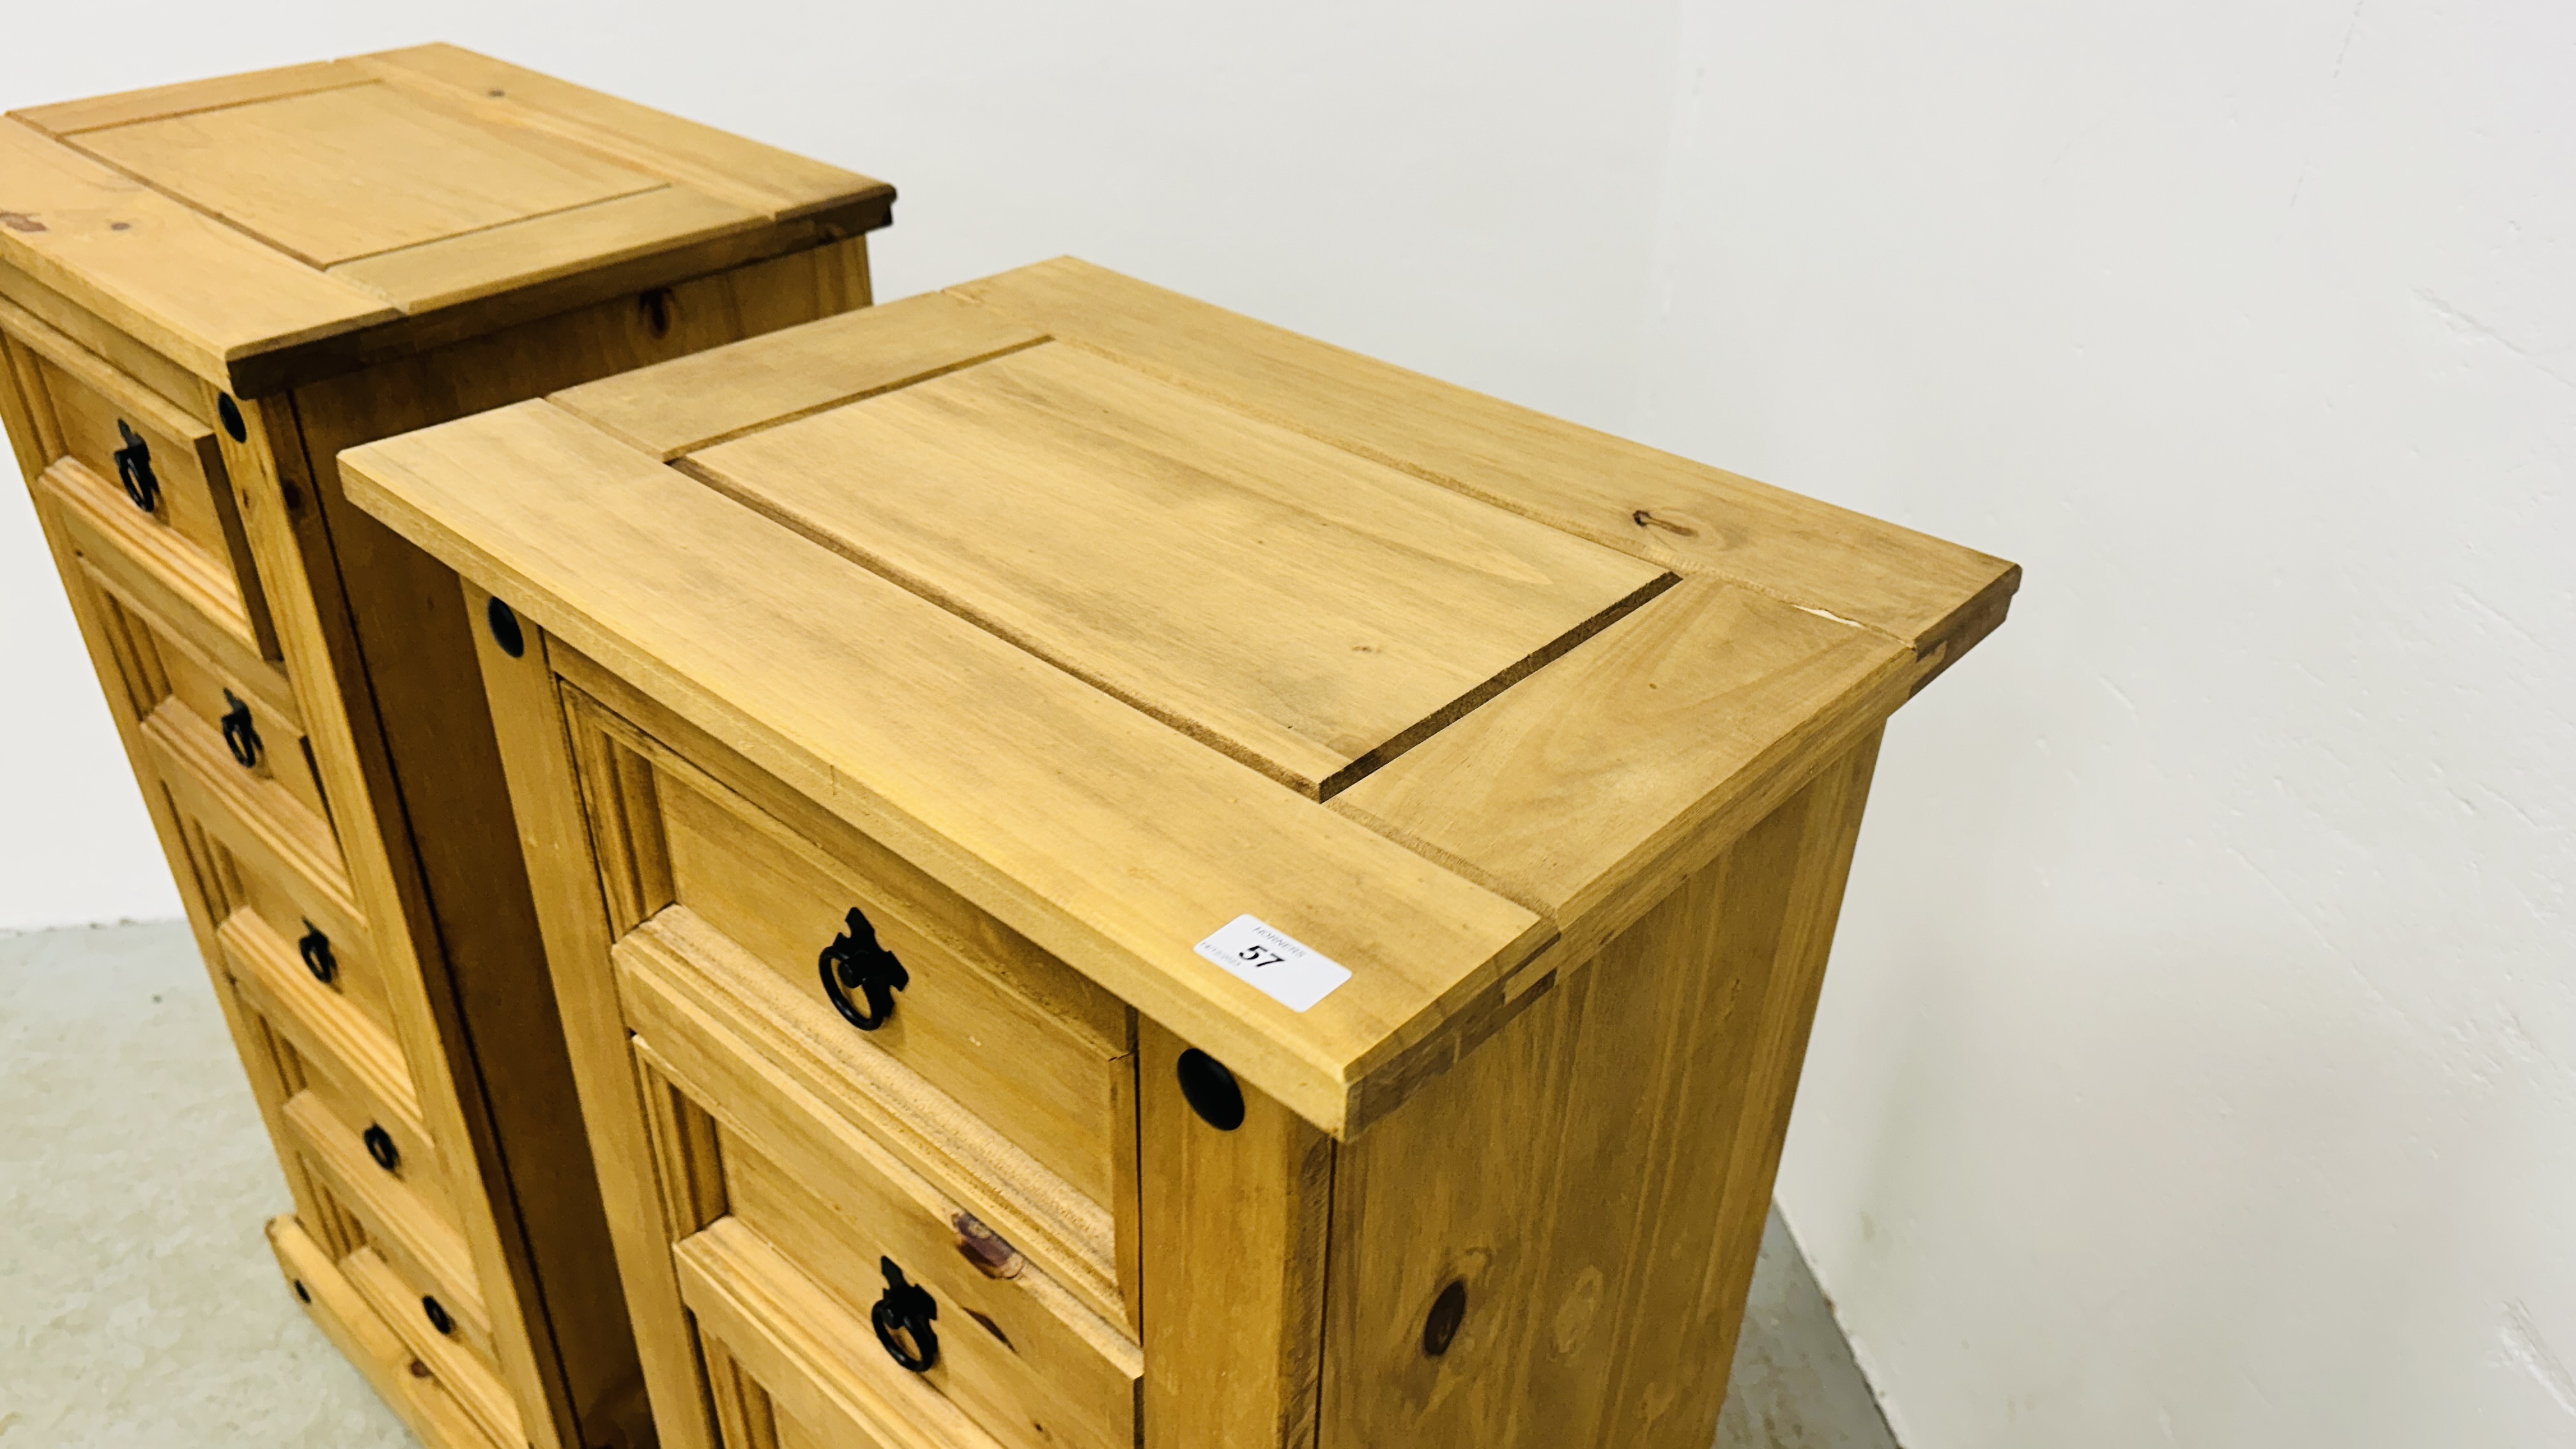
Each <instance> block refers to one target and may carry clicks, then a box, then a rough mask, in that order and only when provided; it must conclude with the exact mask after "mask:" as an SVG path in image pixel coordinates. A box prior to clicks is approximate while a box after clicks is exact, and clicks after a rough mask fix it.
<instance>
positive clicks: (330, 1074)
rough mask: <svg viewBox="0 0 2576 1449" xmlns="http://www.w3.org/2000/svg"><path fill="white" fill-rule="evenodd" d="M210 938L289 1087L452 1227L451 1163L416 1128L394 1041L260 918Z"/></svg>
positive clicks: (238, 920)
mask: <svg viewBox="0 0 2576 1449" xmlns="http://www.w3.org/2000/svg"><path fill="white" fill-rule="evenodd" d="M216 934H217V938H218V939H219V940H220V941H221V942H222V945H223V953H224V965H225V969H226V970H227V971H228V972H229V973H230V975H231V977H232V980H233V985H234V988H235V989H236V990H237V991H238V992H239V993H240V994H241V998H242V1001H243V1002H244V1004H245V1005H247V1006H248V1007H249V1008H250V1009H251V1011H252V1012H253V1013H254V1014H255V1015H257V1016H258V1017H259V1018H260V1019H261V1020H262V1021H264V1022H265V1023H267V1025H268V1028H269V1030H270V1032H271V1033H272V1034H273V1035H274V1036H275V1037H277V1038H278V1039H279V1040H280V1043H281V1044H282V1046H283V1047H284V1048H285V1052H284V1053H282V1054H281V1064H282V1066H283V1068H284V1075H285V1078H286V1089H287V1090H288V1091H290V1092H294V1091H299V1090H304V1091H311V1092H312V1093H314V1094H315V1095H316V1096H318V1097H320V1098H321V1099H322V1103H323V1105H324V1106H326V1107H329V1108H330V1109H331V1111H332V1114H333V1115H334V1116H335V1117H337V1118H338V1119H339V1120H340V1121H342V1122H346V1123H353V1124H357V1125H358V1128H359V1137H360V1142H361V1145H363V1146H364V1147H365V1148H366V1150H367V1156H368V1159H369V1160H370V1161H371V1162H373V1163H374V1164H375V1166H376V1168H377V1170H379V1171H381V1172H383V1173H385V1174H387V1175H388V1176H391V1177H392V1178H394V1179H395V1180H396V1181H398V1182H400V1183H402V1184H403V1185H404V1186H406V1187H408V1188H410V1189H411V1190H412V1191H413V1192H415V1193H417V1194H419V1195H420V1197H421V1199H422V1200H423V1201H424V1202H426V1203H428V1204H429V1205H430V1206H431V1208H432V1209H434V1210H435V1211H436V1212H437V1213H438V1214H439V1216H440V1217H441V1218H443V1219H444V1220H445V1221H446V1222H447V1224H448V1225H449V1226H450V1227H451V1228H453V1227H456V1226H457V1224H458V1221H459V1220H458V1218H457V1216H456V1190H455V1184H454V1182H453V1180H452V1179H451V1178H450V1176H449V1165H448V1164H446V1163H445V1162H443V1161H442V1160H441V1159H440V1157H439V1154H438V1150H437V1147H436V1145H435V1143H434V1142H433V1140H432V1139H431V1137H430V1135H429V1129H428V1128H427V1127H426V1126H425V1125H423V1123H422V1121H421V1115H420V1094H419V1090H418V1088H417V1086H416V1084H415V1083H414V1082H413V1079H412V1074H411V1067H410V1064H409V1063H408V1062H406V1061H405V1060H404V1059H403V1054H402V1049H401V1047H400V1045H398V1044H397V1042H396V1041H395V1039H394V1037H393V1035H392V1034H391V1033H389V1032H387V1031H386V1030H385V1029H384V1028H383V1027H382V1026H381V1025H379V1024H378V1023H377V1022H375V1021H374V1020H373V1019H371V1018H369V1017H368V1016H367V1015H366V1013H364V1012H363V1011H361V1010H359V1009H358V1008H357V1007H356V1006H355V1005H353V1004H352V1003H351V1002H350V1001H349V999H348V998H347V997H345V996H342V995H341V994H339V993H338V992H335V991H333V990H332V989H331V988H330V987H329V986H328V985H325V984H324V983H322V982H321V981H320V980H318V979H316V977H315V974H314V973H313V972H312V971H311V970H309V969H308V968H307V964H306V962H305V961H304V960H303V959H301V958H299V956H298V955H297V953H296V950H295V948H294V947H293V946H291V945H289V944H288V943H287V942H286V941H285V940H284V939H283V938H281V937H280V936H278V934H277V933H276V932H274V931H272V930H270V929H269V927H268V924H267V922H266V921H264V920H263V919H261V917H260V916H259V914H258V913H257V912H255V911H250V910H243V911H240V912H237V913H235V914H234V915H233V916H232V917H231V919H229V920H227V921H225V922H224V923H223V925H222V926H221V927H220V928H218V930H217V933H216Z"/></svg>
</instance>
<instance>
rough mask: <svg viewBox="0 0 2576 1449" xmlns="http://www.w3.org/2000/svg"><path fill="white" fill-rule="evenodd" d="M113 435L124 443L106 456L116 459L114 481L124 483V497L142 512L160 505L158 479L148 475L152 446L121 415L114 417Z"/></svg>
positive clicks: (159, 484) (149, 472) (150, 510)
mask: <svg viewBox="0 0 2576 1449" xmlns="http://www.w3.org/2000/svg"><path fill="white" fill-rule="evenodd" d="M116 431H117V435H118V436H120V437H122V438H124V439H125V446H124V447H122V448H119V449H117V450H116V451H115V452H114V453H112V454H110V455H109V456H111V457H113V458H115V459H116V481H117V482H119V483H121V484H124V485H125V496H126V497H128V498H131V499H133V500H134V506H135V507H137V508H140V509H142V510H143V511H144V512H146V513H150V512H153V511H154V510H156V509H158V508H159V507H160V506H161V480H160V479H158V478H155V477H153V476H152V445H151V444H150V443H147V442H145V441H144V440H143V435H142V434H140V433H138V432H136V431H134V427H133V425H132V424H130V423H128V422H126V421H125V419H123V418H118V419H117V420H116Z"/></svg>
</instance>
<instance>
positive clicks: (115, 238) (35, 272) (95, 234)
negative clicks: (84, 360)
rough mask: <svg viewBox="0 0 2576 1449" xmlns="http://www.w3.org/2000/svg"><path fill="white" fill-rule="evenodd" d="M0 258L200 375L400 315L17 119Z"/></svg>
mask: <svg viewBox="0 0 2576 1449" xmlns="http://www.w3.org/2000/svg"><path fill="white" fill-rule="evenodd" d="M0 212H7V213H10V214H11V215H13V216H15V217H17V218H19V221H20V224H17V225H7V226H0V261H6V262H7V263H9V264H10V265H11V266H14V267H17V268H19V269H21V270H23V271H25V272H26V273H27V274H28V275H29V276H31V277H33V278H35V279H36V280H37V281H38V282H41V283H43V284H45V285H46V286H49V287H52V288H54V289H56V290H59V291H63V292H67V293H70V294H72V295H74V296H76V297H78V298H79V299H80V300H81V301H82V302H83V303H84V304H85V305H87V306H89V307H90V308H92V309H93V310H95V311H96V312H97V313H98V314H99V316H100V317H101V318H102V319H103V320H104V321H106V322H107V324H108V325H110V326H112V327H115V328H117V329H118V330H120V331H123V332H125V333H127V334H128V335H130V336H132V337H134V338H135V339H137V340H138V341H140V342H142V343H143V344H144V345H145V346H146V347H149V348H152V349H153V350H155V351H158V352H160V353H163V354H165V355H167V356H168V357H170V358H171V359H172V360H174V361H176V362H177V363H179V365H181V366H182V367H185V368H187V369H188V370H189V371H191V372H194V373H196V374H197V375H199V376H201V377H208V378H216V379H225V378H229V376H230V375H231V374H230V366H231V364H232V363H233V362H234V361H235V360H236V359H241V358H247V357H249V356H252V355H254V354H256V353H261V352H267V351H273V350H276V349H279V348H284V347H292V346H295V345H296V344H298V343H302V342H306V341H310V340H313V339H315V338H321V337H328V336H332V335H335V334H338V333H343V332H347V331H350V330H352V329H355V328H358V327H362V326H365V325H368V324H370V323H374V322H387V321H391V320H393V319H394V317H396V316H397V315H398V314H397V313H396V311H395V309H393V308H392V307H390V306H388V305H386V303H385V302H384V300H383V299H381V298H379V297H377V296H375V295H374V294H373V293H371V292H368V291H366V290H365V289H363V288H360V287H357V286H354V285H352V284H350V283H348V282H344V281H340V280H338V279H337V278H334V277H329V276H325V275H323V274H322V273H319V272H316V271H315V270H313V269H312V268H311V267H309V266H306V265H304V264H303V263H302V262H299V261H297V260H296V259H294V258H293V257H290V256H287V255H285V254H284V253H281V252H278V251H276V250H274V249H272V248H270V247H268V246H265V245H263V244H262V243H260V242H258V241H256V240H254V239H252V238H251V237H248V236H245V235H243V234H242V233H240V232H238V231H235V230H233V229H232V228H230V227H228V226H226V225H224V224H223V223H222V222H220V221H217V220H215V219H214V218H212V217H209V216H207V215H205V214H204V213H202V212H199V211H196V210H193V209H192V208H190V207H188V206H186V205H184V204H183V203H181V202H179V201H177V200H175V199H173V198H171V197H169V196H165V195H163V194H162V193H160V192H159V191H156V190H153V189H152V188H150V187H148V186H146V185H144V184H143V183H142V182H139V181H136V180H134V179H132V178H131V177H128V176H125V175H123V174H121V173H119V172H116V171H113V170H111V169H109V168H108V167H106V166H103V165H101V164H100V163H98V162H96V161H93V160H91V159H89V158H88V157H85V156H82V155H80V154H78V153H76V152H74V151H72V150H70V149H69V148H67V147H65V146H64V145H63V144H62V143H61V142H58V141H55V140H53V139H52V138H50V137H48V136H46V135H44V134H43V133H42V132H39V131H36V130H34V129H33V128H31V127H29V126H27V125H25V124H24V123H22V122H18V121H0Z"/></svg>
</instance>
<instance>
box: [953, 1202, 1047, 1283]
mask: <svg viewBox="0 0 2576 1449" xmlns="http://www.w3.org/2000/svg"><path fill="white" fill-rule="evenodd" d="M948 1222H949V1226H951V1227H953V1228H955V1229H956V1230H957V1256H959V1257H961V1258H964V1259H965V1260H966V1261H967V1262H969V1263H972V1264H974V1265H975V1271H976V1272H978V1273H981V1274H983V1275H984V1276H985V1277H987V1278H1017V1277H1018V1276H1020V1273H1021V1271H1022V1270H1023V1269H1025V1268H1027V1267H1028V1265H1029V1260H1028V1259H1026V1258H1023V1257H1021V1256H1020V1250H1019V1249H1017V1248H1014V1247H1012V1246H1011V1245H1010V1242H1009V1241H1008V1240H1007V1239H1005V1238H1004V1237H1003V1236H1002V1235H1001V1234H1000V1233H997V1232H994V1231H993V1230H992V1229H991V1228H988V1227H986V1226H984V1224H983V1223H982V1222H980V1221H978V1220H977V1219H976V1217H975V1215H974V1214H973V1213H970V1212H963V1211H961V1212H959V1213H958V1214H957V1216H955V1217H953V1218H951V1219H949V1220H948Z"/></svg>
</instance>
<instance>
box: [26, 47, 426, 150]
mask: <svg viewBox="0 0 2576 1449" xmlns="http://www.w3.org/2000/svg"><path fill="white" fill-rule="evenodd" d="M374 82H375V77H373V76H371V75H369V74H367V73H366V72H365V71H363V70H360V69H359V68H357V67H356V66H353V65H351V64H349V63H348V62H346V61H338V60H319V61H310V62H307V63H306V64H303V65H288V66H280V67H278V68H277V69H275V70H255V71H249V72H246V73H244V74H241V75H228V76H216V77H213V78H211V79H207V80H192V81H181V82H179V83H178V84H176V85H166V86H153V87H150V88H149V89H146V90H134V91H120V92H118V93H117V94H115V95H107V96H91V97H88V98H86V99H82V100H77V101H58V102H56V103H55V104H53V105H50V106H28V107H24V108H22V109H19V110H14V111H11V112H10V113H9V114H10V115H12V116H15V117H17V118H18V119H19V120H21V121H24V122H26V123H27V124H28V125H30V126H34V127H36V128H37V129H39V130H42V131H46V132H50V133H51V134H53V135H56V136H70V135H76V134H78V133H79V132H82V131H95V130H99V129H101V128H103V127H107V126H130V125H132V124H134V123H135V122H137V121H155V120H160V119H161V118H163V117H165V116H180V115H186V114H187V113H189V112H191V111H215V110H222V109H223V108H225V107H227V106H244V105H251V104H253V103H256V102H259V101H273V100H278V99H280V98H282V97H286V96H300V95H303V94H305V93H307V92H309V91H322V90H332V89H335V88H337V87H341V86H363V85H371V84H373V83H374Z"/></svg>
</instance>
